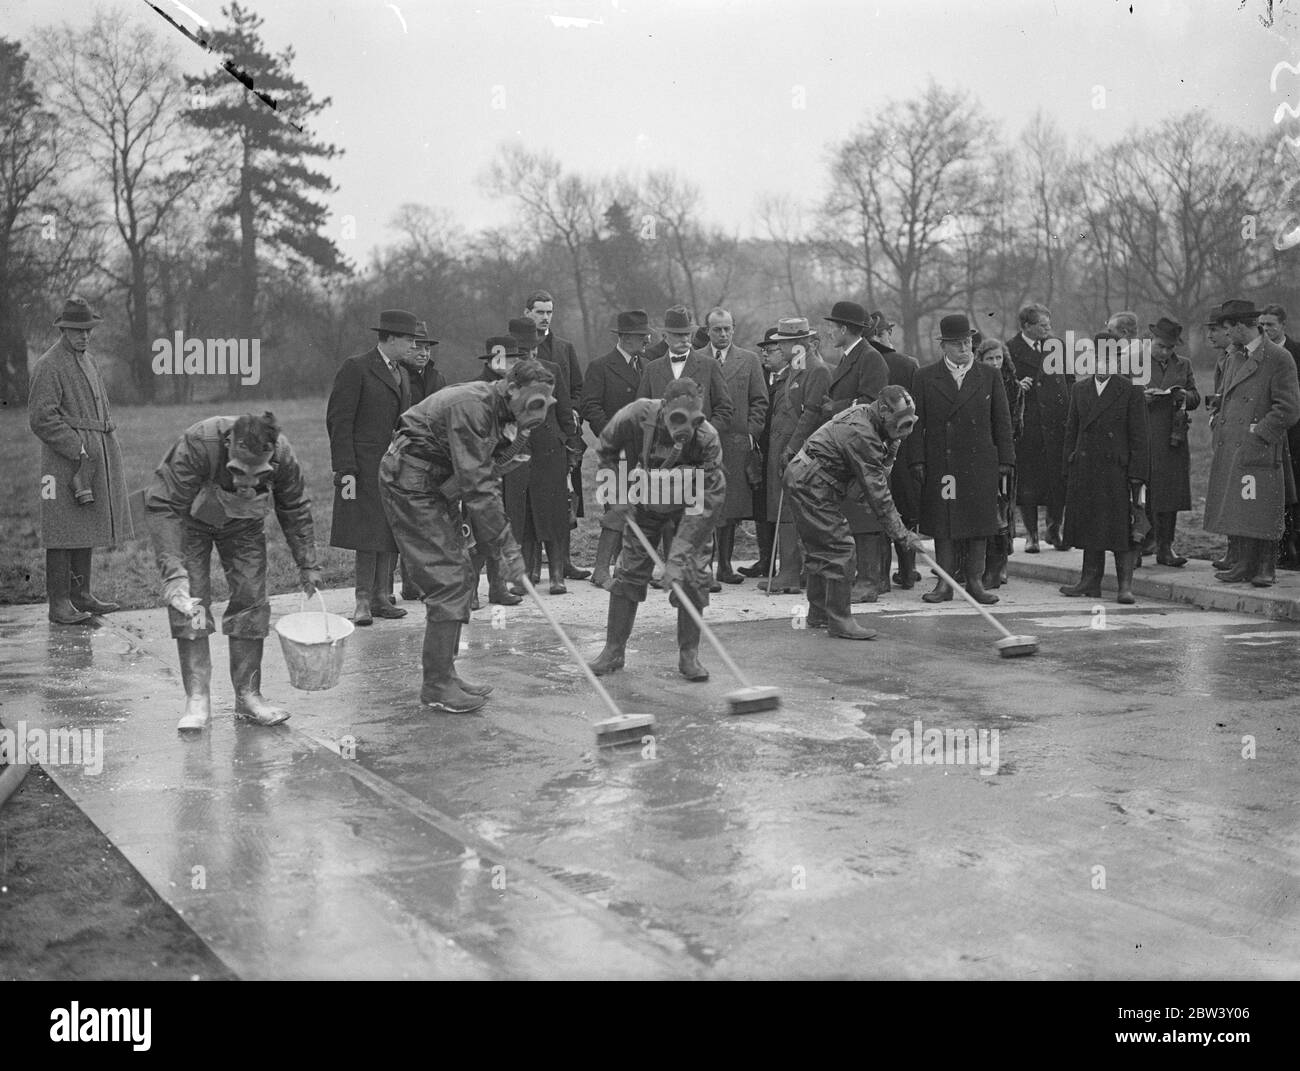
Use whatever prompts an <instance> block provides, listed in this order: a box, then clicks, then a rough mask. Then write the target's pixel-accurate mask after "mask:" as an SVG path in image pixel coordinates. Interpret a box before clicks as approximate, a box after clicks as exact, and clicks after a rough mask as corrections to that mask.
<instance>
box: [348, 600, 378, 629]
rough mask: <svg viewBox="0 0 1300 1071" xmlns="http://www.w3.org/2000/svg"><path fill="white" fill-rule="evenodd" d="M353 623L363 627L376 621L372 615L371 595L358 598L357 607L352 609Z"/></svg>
mask: <svg viewBox="0 0 1300 1071" xmlns="http://www.w3.org/2000/svg"><path fill="white" fill-rule="evenodd" d="M352 623H353V624H354V625H358V626H361V627H365V626H366V625H373V624H374V623H375V619H374V618H373V617H371V616H370V599H369V597H366V598H358V599H357V607H356V609H355V610H353V611H352Z"/></svg>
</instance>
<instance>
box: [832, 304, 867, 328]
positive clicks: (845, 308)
mask: <svg viewBox="0 0 1300 1071" xmlns="http://www.w3.org/2000/svg"><path fill="white" fill-rule="evenodd" d="M824 319H827V320H830V322H831V323H833V324H848V325H849V326H850V327H860V328H862V329H863V330H864V331H865V330H866V329H867V328H868V327H870V326H871V321H870V320H869V319H868V318H867V310H866V309H864V308H863V307H862V306H861V305H859V304H858V303H857V302H856V301H837V302H835V304H834V305H833V306H831V314H830V315H829V316H826V317H824Z"/></svg>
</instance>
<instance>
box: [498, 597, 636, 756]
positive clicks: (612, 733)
mask: <svg viewBox="0 0 1300 1071" xmlns="http://www.w3.org/2000/svg"><path fill="white" fill-rule="evenodd" d="M519 583H520V584H521V585H522V586H523V588H524V590H525V591H527V592H528V594H529V595H531V596H532V597H533V601H534V602H535V603H537V608H538V609H539V610H541V611H542V616H543V617H544V618H546V621H547V623H548V624H549V625H550V626H551V628H552V629H554V630H555V634H556V635H557V636H559V637H560V642H561V643H563V644H564V647H565V650H567V651H568V652H569V654H571V655H572V656H573V660H574V661H575V662H576V663H577V664H578V668H579V669H580V670H582V672H583V673H585V674H586V675H587V680H589V681H591V686H592V687H593V688H595V689H596V694H597V695H599V696H600V698H601V700H602V701H603V702H604V704H605V706H607V707H609V709H610V712H611V713H612V715H613V716H612V717H609V718H606V719H605V720H604V721H598V722H596V724H595V730H596V743H597V745H598V746H600V747H613V746H614V745H616V744H627V743H638V742H640V740H641V736H642V734H643V733H645V732H647V731H649V730H652V729H653V728H654V726H655V718H654V715H653V714H624V713H623V712H622V711H621V710H619V709H618V704H617V703H615V702H614V697H613V696H611V695H610V694H609V692H607V691H606V690H605V686H604V685H603V684H601V683H600V680H599V679H598V678H597V677H596V674H594V673H592V672H591V667H590V666H588V665H587V663H586V661H585V660H584V659H583V657H582V654H581V652H579V650H578V648H577V647H575V646H574V644H573V641H572V640H571V639H569V637H568V636H567V635H566V634H565V632H564V629H562V628H561V627H560V623H559V622H558V621H556V620H555V615H554V614H552V613H551V611H550V610H549V609H548V608H547V606H546V603H545V602H543V601H542V597H541V596H540V595H538V594H537V589H536V588H535V587H533V582H532V581H531V580H529V579H528V575H527V574H526V573H525V574H524V576H522V577H520V578H519Z"/></svg>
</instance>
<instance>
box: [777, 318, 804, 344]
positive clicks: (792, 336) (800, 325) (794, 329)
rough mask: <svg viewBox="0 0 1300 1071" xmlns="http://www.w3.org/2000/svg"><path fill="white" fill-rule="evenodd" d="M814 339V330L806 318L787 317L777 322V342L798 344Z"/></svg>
mask: <svg viewBox="0 0 1300 1071" xmlns="http://www.w3.org/2000/svg"><path fill="white" fill-rule="evenodd" d="M812 337H813V333H812V328H811V327H810V326H809V324H808V318H807V317H806V316H786V317H783V318H782V319H780V320H777V322H776V341H777V342H798V341H800V340H801V339H805V338H812Z"/></svg>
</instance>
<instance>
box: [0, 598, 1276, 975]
mask: <svg viewBox="0 0 1300 1071" xmlns="http://www.w3.org/2000/svg"><path fill="white" fill-rule="evenodd" d="M750 587H751V586H750V585H748V584H747V585H745V588H744V589H740V591H737V592H727V593H724V595H723V596H721V597H719V600H718V602H717V604H716V605H715V607H714V608H711V609H710V611H709V617H710V619H711V620H718V621H719V622H720V623H719V624H718V626H717V628H718V632H719V634H720V636H721V637H722V639H723V642H724V643H726V644H727V645H728V647H729V650H731V652H732V654H733V655H734V656H735V657H736V659H737V660H738V661H739V662H740V663H741V664H742V666H743V667H745V668H747V669H750V670H752V671H753V676H754V679H755V682H756V683H770V684H779V685H780V686H781V688H782V691H783V694H784V706H783V708H782V709H781V710H780V711H776V712H767V713H761V714H752V715H747V716H743V717H730V716H728V715H727V714H726V713H725V709H726V708H725V698H724V697H725V695H726V693H727V692H728V691H729V690H731V689H732V688H733V687H735V684H734V682H732V681H730V680H728V679H726V677H725V676H724V673H723V670H722V666H721V664H720V662H719V660H718V659H717V658H716V657H715V656H713V655H712V654H711V652H709V651H708V650H707V649H706V650H703V651H702V660H703V661H704V662H705V664H706V665H707V666H709V668H710V669H711V670H712V671H713V675H714V676H713V679H712V680H711V681H710V682H708V683H707V684H703V685H699V684H690V683H688V682H686V681H685V680H683V679H682V678H681V677H679V676H678V675H677V673H676V669H675V655H676V652H675V650H674V649H673V647H674V641H673V634H672V631H671V627H670V625H669V621H670V618H669V610H668V608H667V607H666V605H663V601H662V600H663V596H662V595H658V596H656V598H655V600H654V601H652V602H651V603H648V604H647V606H646V607H645V608H644V609H643V611H642V614H641V616H640V618H639V620H638V625H637V629H636V631H635V633H634V635H633V640H632V643H631V645H630V647H629V654H628V664H629V668H628V670H625V671H624V672H622V673H619V674H616V675H614V676H613V677H610V678H607V680H608V681H609V686H610V690H611V692H612V693H613V694H614V696H615V698H616V699H617V700H618V702H619V703H620V705H621V706H622V707H623V709H624V710H627V711H650V712H653V713H654V714H655V715H656V717H657V718H658V725H657V728H656V731H655V738H654V741H653V747H652V748H643V747H641V746H633V747H631V748H626V749H621V750H619V751H617V752H607V751H598V750H597V749H596V748H594V747H593V736H592V732H591V728H590V722H591V721H594V720H596V719H598V718H600V717H602V716H604V711H603V709H602V708H601V707H600V706H599V704H598V702H597V701H596V699H595V697H594V696H593V695H592V694H591V691H590V689H589V687H588V686H587V684H586V682H585V680H584V679H583V678H582V677H581V676H580V674H579V672H578V670H577V669H576V667H572V666H570V665H569V664H568V663H567V661H566V659H565V657H564V654H563V650H562V648H561V647H560V645H559V643H558V641H557V640H555V639H554V638H553V637H552V636H551V634H550V633H549V631H548V630H547V628H546V626H545V623H544V622H543V620H542V618H541V616H540V614H538V613H537V612H536V610H535V609H532V608H528V607H526V606H525V607H521V608H519V609H517V610H510V611H506V614H505V616H504V618H498V621H497V623H498V624H499V625H501V626H503V627H500V628H493V627H492V625H491V622H490V613H491V611H490V610H485V611H483V612H482V613H480V614H477V615H475V618H476V625H475V626H474V627H473V628H472V629H471V630H469V635H468V650H467V652H466V653H465V654H464V655H463V657H462V660H461V662H460V664H459V665H460V669H461V672H462V673H464V674H465V675H466V676H473V677H475V678H476V679H486V680H491V681H492V682H493V683H495V684H496V687H497V690H496V692H495V693H494V694H493V696H492V699H491V701H490V702H489V704H488V705H487V706H486V707H485V708H484V709H483V710H482V711H481V712H480V713H479V714H477V715H473V716H463V717H451V716H431V715H429V714H427V713H423V712H422V711H421V710H420V709H419V708H418V706H417V705H416V704H415V702H414V699H415V692H416V689H417V688H418V670H417V668H416V667H417V666H418V661H419V645H420V638H421V632H422V625H421V623H420V622H419V621H418V620H417V619H416V616H415V615H411V617H409V618H407V619H406V620H405V621H401V622H393V623H385V625H384V626H378V627H375V628H373V629H368V630H359V632H358V633H357V635H356V637H355V639H354V641H350V644H351V649H350V651H349V662H348V668H347V672H346V674H345V677H344V679H343V681H342V683H341V684H340V685H339V687H338V688H336V689H334V690H333V691H330V692H323V693H312V694H306V693H301V692H294V691H293V690H292V689H291V688H290V687H289V686H288V684H287V680H286V677H285V671H284V667H283V662H282V659H281V657H280V654H279V651H278V650H274V649H273V644H274V641H272V642H271V643H270V644H268V658H267V665H266V671H265V677H266V687H265V690H266V691H267V693H268V695H270V696H272V697H273V698H274V699H276V700H278V701H283V702H284V704H285V705H286V706H288V707H290V709H292V710H293V711H294V718H293V720H292V721H291V722H290V723H289V725H288V727H286V728H284V729H277V730H264V729H257V728H253V727H249V726H242V725H240V726H236V725H233V724H232V723H231V722H230V720H229V709H230V705H231V700H230V696H229V686H228V684H227V683H226V681H227V677H226V670H225V661H224V643H216V644H214V654H215V655H216V659H215V660H216V661H217V666H216V669H215V673H214V681H215V682H216V684H217V687H216V693H215V706H216V709H217V710H218V711H219V712H220V713H219V714H218V717H217V724H216V726H215V728H214V729H213V730H212V731H211V732H210V733H208V734H207V735H206V736H205V738H204V739H203V740H201V741H199V742H189V741H181V740H179V739H178V738H177V736H176V734H175V732H174V728H173V726H174V723H175V718H176V716H177V714H178V712H179V703H178V696H179V682H178V680H177V675H176V671H175V668H174V665H175V656H174V653H172V645H171V644H170V641H168V640H167V639H166V635H165V620H162V619H163V616H164V615H163V614H162V613H161V611H152V612H142V613H139V614H128V615H114V617H113V618H110V619H108V621H109V623H110V627H107V628H105V629H103V630H100V631H99V632H97V633H95V634H94V635H92V636H89V637H78V636H76V635H75V634H73V633H70V632H69V631H68V630H62V631H60V632H59V633H58V634H54V633H51V632H50V631H49V630H48V629H47V627H46V626H45V624H44V621H43V619H42V618H40V617H39V616H35V615H34V614H33V611H34V610H39V609H40V608H22V609H20V610H17V611H15V610H13V609H8V610H6V612H5V613H4V614H3V616H0V637H2V638H0V642H2V643H3V653H4V656H5V657H4V673H5V676H6V677H7V678H8V680H7V681H6V690H7V692H8V694H7V695H6V697H5V701H4V704H3V706H0V720H3V722H4V724H5V725H6V726H10V727H12V726H13V724H14V722H15V721H16V720H17V719H18V717H20V716H22V717H25V718H26V720H27V722H28V723H29V725H32V726H35V725H43V726H47V727H53V726H56V725H67V726H77V727H88V726H97V727H102V728H104V729H105V730H106V734H105V741H106V743H105V762H104V769H103V771H102V773H100V774H98V775H91V774H89V773H88V772H85V771H82V770H78V769H76V768H75V767H68V766H64V767H58V766H53V767H49V769H50V772H51V774H52V775H53V776H55V777H56V779H58V780H59V781H60V784H62V785H63V786H64V787H65V789H66V790H67V791H68V792H69V794H70V795H72V797H73V798H74V799H75V800H76V801H77V802H78V803H79V804H80V805H81V806H82V807H83V808H84V809H85V810H86V812H87V814H89V815H90V816H91V818H92V819H93V820H94V821H96V823H97V824H99V825H100V827H101V828H102V829H104V831H105V833H106V834H108V835H109V836H110V837H111V838H112V839H113V840H114V842H115V843H117V844H118V846H119V847H120V848H121V850H122V851H123V852H124V854H125V855H126V856H127V858H128V859H130V860H131V862H132V863H133V864H134V865H135V866H136V867H137V868H138V869H140V871H141V873H143V874H144V875H145V876H146V878H148V880H150V881H151V882H152V883H153V884H154V885H155V886H156V887H158V888H159V890H160V891H161V892H162V894H163V895H164V896H166V897H167V898H168V899H169V901H171V902H172V903H173V904H174V905H175V906H177V908H178V909H179V910H181V911H182V913H183V915H184V916H185V917H186V918H187V919H189V920H190V921H191V924H192V925H193V926H194V927H195V929H196V932H198V933H199V934H200V935H201V936H203V937H204V938H205V939H206V940H207V941H208V942H209V944H210V945H211V946H212V947H213V949H214V950H215V951H216V952H217V953H218V954H219V955H221V956H222V957H223V958H224V959H225V960H226V962H228V963H229V964H230V965H231V966H232V968H233V969H235V970H236V971H237V972H238V973H240V974H241V975H243V976H245V977H445V976H456V977H553V976H564V977H577V976H596V977H627V976H656V977H681V976H723V977H924V978H932V977H955V978H971V977H977V978H984V977H1014V978H1033V977H1042V978H1074V977H1125V978H1128V977H1186V978H1193V977H1234V978H1235V977H1262V978H1279V977H1290V978H1294V977H1296V976H1298V975H1300V926H1297V921H1298V920H1300V912H1298V911H1297V903H1296V890H1297V888H1300V883H1298V882H1297V876H1298V875H1300V834H1298V830H1300V824H1298V822H1297V813H1298V812H1297V801H1298V798H1300V788H1298V784H1300V780H1298V779H1297V776H1296V759H1297V756H1298V755H1300V748H1298V746H1297V745H1300V710H1298V709H1297V708H1298V707H1300V703H1298V702H1297V700H1296V699H1295V696H1296V693H1297V685H1298V683H1300V681H1298V677H1300V671H1297V669H1296V658H1295V656H1296V653H1297V650H1300V626H1297V625H1295V624H1291V623H1283V622H1268V621H1263V620H1260V619H1258V618H1251V617H1245V616H1242V615H1236V614H1228V613H1219V612H1206V611H1201V610H1197V609H1192V608H1189V607H1183V606H1173V605H1160V604H1156V603H1152V602H1144V603H1143V605H1141V606H1138V607H1136V608H1132V609H1129V608H1121V607H1118V606H1117V605H1115V604H1114V603H1113V602H1107V603H1105V604H1098V605H1099V606H1102V607H1104V621H1103V620H1102V616H1101V615H1100V614H1099V613H1097V612H1095V611H1094V608H1093V607H1092V606H1091V605H1085V606H1080V605H1077V604H1076V603H1074V602H1073V601H1067V600H1064V599H1062V598H1060V597H1059V596H1058V595H1057V594H1056V592H1055V589H1054V588H1052V587H1049V586H1048V585H1045V584H1035V583H1031V582H1027V581H1016V582H1015V583H1014V586H1013V588H1012V589H1011V590H1010V592H1008V593H1006V594H1007V597H1006V598H1004V601H1003V605H1002V606H999V607H997V608H995V609H996V611H997V612H998V613H999V615H1000V616H1001V617H1002V618H1003V620H1004V621H1005V622H1006V623H1007V625H1008V627H1009V628H1010V629H1011V630H1012V631H1013V632H1016V633H1031V634H1034V635H1037V637H1038V638H1039V640H1040V643H1041V645H1042V649H1041V651H1040V653H1039V654H1038V655H1037V656H1036V657H1034V658H1030V659H1018V660H1002V659H999V658H998V657H997V655H996V653H995V652H994V650H993V646H992V643H993V640H994V639H996V634H994V633H993V632H992V630H991V629H990V628H989V627H988V626H987V625H986V624H984V623H983V621H982V620H980V619H979V618H978V617H976V616H975V614H974V612H973V611H970V610H969V609H967V608H965V607H964V605H961V604H950V605H945V606H942V607H937V608H935V607H929V606H926V605H925V604H922V603H921V602H920V600H919V595H920V589H917V590H915V591H913V592H910V593H899V592H895V593H894V594H893V595H891V596H889V597H888V598H887V599H886V600H882V602H881V603H880V604H878V605H877V606H876V607H874V608H871V610H872V612H871V613H869V614H868V613H863V614H861V615H860V616H862V617H863V618H867V619H870V620H871V622H872V623H873V625H874V626H875V627H877V628H879V629H880V631H881V637H880V639H879V640H877V641H876V642H874V643H858V644H854V643H849V642H843V641H831V640H829V639H828V638H827V637H826V636H825V634H824V633H822V632H814V631H808V630H805V629H801V628H798V627H794V626H796V625H798V624H800V623H801V622H800V620H799V618H798V617H797V616H794V617H792V616H791V614H792V613H795V608H796V606H797V604H798V600H797V599H795V598H794V597H784V598H775V599H772V600H765V599H763V598H761V597H758V596H757V593H752V592H750V591H749V590H748V589H749V588H750ZM573 589H574V592H575V594H574V595H573V596H570V597H568V598H565V599H551V600H549V605H551V606H552V607H553V608H554V609H555V610H556V612H557V613H558V614H559V615H560V616H561V620H563V621H564V622H565V623H566V625H569V626H571V631H572V634H573V635H574V636H575V639H576V641H577V642H578V645H579V647H580V648H582V649H584V650H586V651H588V652H590V653H591V654H594V653H595V652H596V651H597V650H598V649H599V646H600V640H601V637H602V635H603V620H604V598H603V596H602V595H601V594H600V593H598V592H596V591H594V589H589V586H588V585H585V584H575V585H573ZM579 589H582V590H581V591H579ZM652 594H653V593H652ZM347 596H348V593H346V592H335V593H331V596H330V604H331V606H332V608H335V609H339V610H341V609H343V608H344V607H345V606H346V605H348V597H347ZM290 608H292V607H289V606H287V605H286V606H284V607H278V609H281V610H287V609H290ZM738 619H739V620H738ZM35 622H39V623H35ZM1103 623H1104V624H1105V626H1106V627H1105V628H1104V629H1099V628H1096V627H1093V626H1095V625H1097V624H1103ZM918 723H919V724H918ZM926 730H931V735H929V736H927V735H926ZM933 730H939V731H940V732H941V733H943V734H945V735H946V736H947V737H956V735H957V734H958V733H963V734H964V733H965V732H966V731H969V732H970V734H971V740H972V742H973V741H975V740H982V742H983V744H984V750H983V752H978V751H977V752H976V754H975V755H973V756H972V755H967V754H964V753H963V754H956V753H954V752H953V750H952V749H951V748H949V750H948V754H947V755H946V757H947V758H948V759H950V760H957V759H962V760H965V761H960V762H958V761H949V762H946V763H941V762H927V761H925V760H926V758H927V755H928V756H929V757H930V758H932V759H933V758H942V757H945V756H944V754H943V749H942V748H940V749H937V750H936V749H934V748H933V746H931V748H930V750H929V751H927V750H926V749H925V747H924V746H923V745H924V744H931V745H932V739H933V738H932V731H933ZM993 733H996V736H994V735H992V734H993ZM901 734H908V736H909V737H910V736H913V735H916V736H918V737H919V739H918V742H917V743H916V745H915V748H913V745H912V743H911V741H910V739H909V740H908V741H907V742H906V746H904V745H903V744H902V743H898V744H897V746H896V741H897V740H898V738H899V737H900V736H901ZM995 744H996V750H994V745H995ZM331 749H332V750H331ZM963 750H964V749H963ZM336 752H337V753H336ZM1243 752H1245V756H1244V755H1243ZM981 758H983V759H984V760H985V761H984V763H983V766H982V767H981V764H980V762H979V761H978V760H979V759H981ZM903 759H909V760H913V761H898V760H903ZM196 866H197V867H202V868H203V870H202V871H201V874H202V877H203V879H204V882H203V887H195V886H196V875H198V874H199V873H200V872H198V871H195V870H194V867H196Z"/></svg>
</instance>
